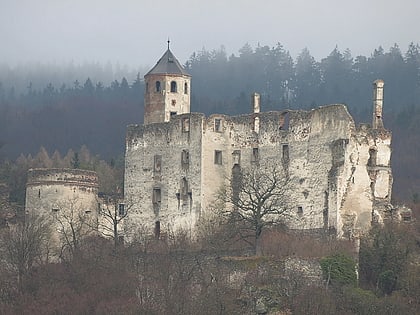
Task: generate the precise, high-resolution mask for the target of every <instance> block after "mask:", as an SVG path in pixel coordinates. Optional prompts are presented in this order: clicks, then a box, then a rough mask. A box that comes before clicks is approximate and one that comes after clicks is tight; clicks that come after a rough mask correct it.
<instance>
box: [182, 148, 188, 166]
mask: <svg viewBox="0 0 420 315" xmlns="http://www.w3.org/2000/svg"><path fill="white" fill-rule="evenodd" d="M189 164H190V153H189V152H188V150H182V152H181V165H182V166H184V167H185V166H188V165H189Z"/></svg>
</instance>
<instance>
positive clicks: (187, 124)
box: [182, 117, 190, 132]
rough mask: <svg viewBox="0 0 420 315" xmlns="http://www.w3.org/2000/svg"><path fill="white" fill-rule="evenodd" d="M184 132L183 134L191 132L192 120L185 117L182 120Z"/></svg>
mask: <svg viewBox="0 0 420 315" xmlns="http://www.w3.org/2000/svg"><path fill="white" fill-rule="evenodd" d="M182 131H183V132H189V131H190V118H189V117H184V118H183V119H182Z"/></svg>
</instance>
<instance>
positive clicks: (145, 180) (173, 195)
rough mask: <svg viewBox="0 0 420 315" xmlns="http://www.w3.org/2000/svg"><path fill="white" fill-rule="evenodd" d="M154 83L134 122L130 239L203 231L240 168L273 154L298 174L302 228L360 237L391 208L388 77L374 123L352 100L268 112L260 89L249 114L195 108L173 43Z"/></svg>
mask: <svg viewBox="0 0 420 315" xmlns="http://www.w3.org/2000/svg"><path fill="white" fill-rule="evenodd" d="M145 81H146V91H145V114H144V115H145V117H144V122H145V123H144V124H143V125H130V126H129V127H128V129H127V136H126V166H125V185H124V190H125V196H124V198H125V203H126V204H130V205H131V209H130V212H129V214H128V216H127V217H126V219H125V220H126V222H125V225H124V226H125V234H126V236H127V237H128V238H130V237H133V236H134V234H135V233H136V231H137V230H138V229H140V228H146V229H147V230H149V231H150V232H151V233H153V231H154V233H155V234H156V235H157V236H159V234H160V233H168V232H173V231H176V230H178V229H181V228H182V229H184V230H186V231H188V232H189V233H191V235H193V234H194V230H195V228H196V223H197V221H198V219H199V218H200V216H202V215H203V214H205V213H206V212H207V211H212V208H213V207H214V200H215V194H216V193H217V192H218V190H219V189H220V188H221V187H222V186H223V185H226V184H227V183H228V181H227V179H228V178H229V177H230V176H231V175H232V172H233V170H234V168H235V167H240V168H241V169H247V168H250V167H253V166H255V165H258V164H259V163H260V162H263V161H264V162H266V161H270V163H273V164H275V165H277V166H278V167H281V168H282V169H284V170H285V171H287V173H288V174H289V175H290V177H291V178H292V181H291V183H290V185H291V187H290V191H291V192H292V193H291V194H292V195H293V196H292V197H293V198H291V200H293V202H292V204H291V205H290V207H291V213H292V219H290V220H288V222H287V224H288V225H289V227H290V228H292V229H308V230H323V231H326V232H329V233H333V234H335V235H337V236H340V237H352V236H354V235H355V234H358V233H359V232H363V231H366V230H367V229H368V228H369V227H370V226H371V223H372V221H381V220H382V219H383V218H384V217H386V214H387V212H388V210H390V209H391V206H390V200H391V189H392V173H391V168H390V158H391V133H390V132H389V131H387V130H385V129H384V127H383V121H382V106H383V86H384V83H383V81H382V80H377V81H375V82H374V89H373V90H374V93H373V94H374V99H373V121H372V126H369V125H367V124H365V125H360V126H356V125H355V123H354V120H353V118H352V117H351V116H350V114H349V113H348V111H347V108H346V106H345V105H328V106H322V107H318V108H316V109H312V110H309V111H304V110H287V111H273V112H260V101H259V95H258V94H254V95H253V96H252V101H251V103H252V106H251V107H252V113H251V114H248V115H240V116H226V115H220V114H214V115H211V116H209V117H206V116H205V115H204V114H201V113H191V112H190V97H189V93H190V89H189V87H190V76H189V75H188V74H187V73H186V72H185V70H184V69H183V68H182V67H181V65H180V64H179V62H178V61H177V60H176V58H175V57H174V56H173V54H172V52H171V51H170V50H169V48H168V50H167V51H166V52H165V54H164V55H163V56H162V58H161V59H160V60H159V61H158V63H157V65H156V66H155V67H154V68H153V69H152V70H151V71H150V72H149V73H148V74H147V75H146V76H145ZM158 82H159V83H158ZM174 82H175V83H174ZM163 86H164V88H162V87H163ZM158 87H159V88H158ZM171 87H172V89H171Z"/></svg>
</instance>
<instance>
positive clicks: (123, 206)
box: [118, 203, 125, 217]
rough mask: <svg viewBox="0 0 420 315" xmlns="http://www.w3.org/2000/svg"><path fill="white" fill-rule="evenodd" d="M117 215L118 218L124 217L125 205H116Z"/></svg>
mask: <svg viewBox="0 0 420 315" xmlns="http://www.w3.org/2000/svg"><path fill="white" fill-rule="evenodd" d="M118 215H119V216H120V217H123V216H125V205H124V204H123V203H120V204H118Z"/></svg>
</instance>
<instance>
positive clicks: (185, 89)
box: [184, 82, 188, 94]
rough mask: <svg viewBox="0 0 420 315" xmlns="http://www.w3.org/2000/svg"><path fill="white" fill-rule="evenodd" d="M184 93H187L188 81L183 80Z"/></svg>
mask: <svg viewBox="0 0 420 315" xmlns="http://www.w3.org/2000/svg"><path fill="white" fill-rule="evenodd" d="M184 94H188V83H187V82H185V84H184Z"/></svg>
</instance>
